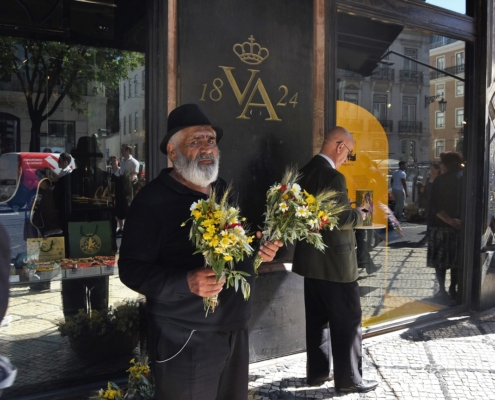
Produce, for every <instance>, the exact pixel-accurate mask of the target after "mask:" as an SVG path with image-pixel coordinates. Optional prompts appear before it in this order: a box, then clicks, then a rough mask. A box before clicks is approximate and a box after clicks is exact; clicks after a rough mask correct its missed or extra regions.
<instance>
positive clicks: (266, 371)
mask: <svg viewBox="0 0 495 400" xmlns="http://www.w3.org/2000/svg"><path fill="white" fill-rule="evenodd" d="M23 214H24V213H18V214H17V213H5V214H3V215H1V216H0V222H2V223H3V224H4V226H6V227H7V229H8V231H9V233H11V241H12V245H13V246H14V252H15V250H16V249H20V248H22V241H23V238H22V229H21V226H22V224H23V220H24V215H23ZM403 228H404V235H405V237H404V238H403V239H401V240H400V241H395V242H393V243H390V245H389V246H388V247H385V246H383V244H381V245H380V246H378V247H376V248H375V249H374V250H373V251H372V252H371V256H372V259H373V263H374V267H373V268H368V269H366V268H363V269H361V270H360V281H359V283H360V286H361V288H362V307H363V316H364V318H363V322H364V326H366V325H367V324H372V323H376V322H380V321H381V320H383V319H388V318H398V317H403V316H406V315H411V314H417V313H421V312H424V311H432V310H436V309H440V308H444V307H447V305H442V304H438V303H436V302H435V301H433V298H432V295H433V293H434V291H435V290H436V288H435V278H434V273H433V270H432V269H431V268H426V265H425V263H426V247H422V246H419V244H418V242H419V240H420V239H421V238H422V236H423V234H424V225H421V224H409V223H405V224H404V226H403ZM119 241H120V240H119ZM136 296H137V294H136V293H135V292H133V291H131V290H129V289H127V288H125V287H124V286H123V285H122V284H121V283H120V280H119V279H118V276H116V275H115V276H112V277H111V278H110V304H112V303H114V302H116V301H119V300H122V299H125V298H135V297H136ZM9 313H10V315H11V316H12V322H11V324H10V325H9V326H7V327H2V328H0V354H3V355H7V356H8V357H10V358H11V359H12V361H13V363H14V364H15V365H17V367H18V368H19V374H18V377H17V380H16V382H15V384H14V386H13V387H12V388H10V389H7V390H6V391H5V392H4V395H3V397H2V399H4V398H5V399H9V398H12V399H14V398H27V397H25V396H26V395H27V394H29V393H32V394H37V396H36V397H33V399H34V398H36V399H43V400H44V399H46V400H48V399H51V400H55V399H81V400H82V399H89V398H90V394H89V393H90V392H91V395H94V393H95V392H94V391H96V390H97V389H99V387H97V385H96V384H95V387H94V391H93V390H92V389H91V387H92V384H91V383H90V382H91V381H93V382H94V381H95V380H97V379H98V376H100V377H102V376H103V375H104V374H105V373H108V372H113V373H116V372H118V371H122V372H123V371H125V369H126V367H127V366H128V361H129V359H130V357H129V356H124V357H122V358H121V359H118V360H117V359H109V360H102V361H100V362H98V363H94V362H92V361H88V360H86V361H84V360H81V359H79V358H78V357H77V356H76V355H75V354H74V353H73V352H72V350H71V349H70V347H69V344H68V342H67V340H66V339H63V338H61V337H60V335H59V334H58V332H57V330H56V326H55V322H56V321H57V320H58V319H59V318H62V316H63V314H62V309H61V297H60V281H52V283H51V289H50V290H43V291H40V292H38V291H33V290H30V289H29V287H28V286H26V285H24V286H13V287H12V290H11V299H10V307H9ZM487 315H488V317H486V318H485V317H483V316H480V315H478V316H473V317H472V318H471V319H466V320H462V321H454V322H449V321H447V322H445V324H444V325H442V328H441V329H440V328H435V329H430V330H424V329H423V330H419V329H418V330H408V331H406V332H402V334H400V335H399V334H388V335H384V336H380V337H378V338H374V339H367V340H365V342H364V355H365V358H364V370H365V377H366V378H367V379H376V380H378V381H379V382H380V386H379V388H378V389H377V390H375V391H374V392H372V393H368V394H366V395H361V397H362V398H383V399H389V398H401V399H409V398H411V399H415V398H418V399H425V398H430V397H425V396H426V395H428V396H430V395H431V396H433V395H435V397H431V398H446V399H456V398H458V399H469V398H473V399H479V398H484V399H490V398H493V399H495V394H494V392H495V390H494V388H493V376H494V373H495V365H494V364H491V365H488V366H487V365H485V364H487V363H488V364H489V363H490V362H492V363H495V361H491V360H495V350H494V346H495V339H494V338H493V335H492V336H491V337H490V335H484V336H483V334H484V333H488V334H492V333H493V331H494V328H493V327H494V325H495V324H494V323H493V322H490V318H491V321H494V320H495V316H494V313H493V312H492V313H491V314H487ZM430 338H431V339H434V340H430ZM447 356H448V357H447ZM462 357H464V359H463V358H462ZM444 359H445V360H446V361H445V360H444ZM481 360H485V361H484V364H483V365H481V366H480V368H477V362H481ZM250 374H251V375H250V380H251V382H250V389H251V392H252V394H251V398H266V399H277V398H282V399H284V398H310V399H311V398H315V399H316V398H331V397H332V396H335V394H334V388H333V383H329V384H326V385H324V386H322V387H320V388H309V387H307V386H306V384H305V380H304V379H305V356H304V354H299V355H293V356H289V357H283V358H279V359H276V360H271V361H268V362H265V363H257V364H252V365H251V372H250ZM456 374H457V375H456ZM118 376H122V377H124V376H125V374H124V373H122V374H121V375H118ZM461 377H462V379H461ZM62 380H64V381H65V383H62ZM98 380H99V379H98ZM102 380H103V379H102ZM67 381H70V382H72V383H73V384H72V385H70V386H73V387H76V386H80V385H86V389H85V391H84V390H83V392H85V393H86V394H80V393H79V394H70V393H69V392H70V391H69V390H65V391H64V392H63V393H62V394H59V395H53V394H47V395H46V396H45V397H43V395H42V393H52V392H50V391H51V390H56V389H60V388H62V387H65V386H67ZM479 381H481V382H483V385H480V386H483V388H482V389H481V390H482V393H483V396H478V395H477V394H476V393H478V392H477V391H478V390H480V389H479V388H477V389H476V390H475V386H476V384H479V383H478V382H479ZM485 381H486V382H485ZM464 382H465V383H464ZM88 384H89V386H88ZM451 385H454V386H452V387H451ZM88 387H89V389H87V388H88ZM466 387H468V388H469V390H473V393H475V395H474V397H469V396H468V395H466V393H465V392H466V390H465V388H466ZM26 389H28V390H26ZM454 389H455V390H454ZM446 391H447V392H446ZM425 393H426V394H425ZM445 393H448V396H447V397H446V396H445V395H444V394H445ZM363 396H364V397H363ZM442 396H444V397H442ZM490 396H491V397H490ZM346 397H348V398H360V397H359V395H356V394H354V395H347V396H346ZM29 398H31V397H29Z"/></svg>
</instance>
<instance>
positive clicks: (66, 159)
mask: <svg viewBox="0 0 495 400" xmlns="http://www.w3.org/2000/svg"><path fill="white" fill-rule="evenodd" d="M71 161H72V156H71V155H70V154H69V153H62V154H60V156H58V167H59V168H60V169H61V171H60V172H59V173H58V177H59V178H61V177H62V176H64V175H67V174H70V173H71V172H72V168H71V167H70V163H71Z"/></svg>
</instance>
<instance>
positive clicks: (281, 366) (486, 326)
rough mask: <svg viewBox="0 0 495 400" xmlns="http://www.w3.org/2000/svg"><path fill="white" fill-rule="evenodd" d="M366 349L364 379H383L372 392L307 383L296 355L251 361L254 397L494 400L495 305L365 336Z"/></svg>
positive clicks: (301, 360) (302, 361)
mask: <svg viewBox="0 0 495 400" xmlns="http://www.w3.org/2000/svg"><path fill="white" fill-rule="evenodd" d="M363 354H364V360H363V375H364V378H365V379H374V380H377V381H378V382H379V386H378V388H377V389H376V390H374V391H372V392H369V393H364V394H356V393H353V394H347V395H344V394H340V393H336V392H335V389H334V385H333V382H327V383H325V384H323V385H322V386H320V387H308V386H307V384H306V378H305V368H306V356H305V355H304V354H297V355H293V356H288V357H284V358H281V359H278V360H270V361H265V362H260V363H257V364H252V365H251V368H250V371H249V374H250V376H249V380H250V382H249V388H250V399H263V400H273V399H330V398H334V397H343V398H346V399H384V400H388V399H404V400H424V399H446V400H454V399H456V400H457V399H458V400H464V399H473V400H480V399H483V400H491V399H495V309H491V310H488V311H485V312H483V313H475V314H472V315H470V316H468V315H466V316H462V317H457V318H452V319H450V320H445V321H443V322H441V323H439V324H436V325H433V326H432V325H430V326H428V327H423V328H410V329H407V330H404V331H400V332H393V333H389V334H386V335H382V336H379V337H375V338H370V339H366V340H365V341H364V342H363Z"/></svg>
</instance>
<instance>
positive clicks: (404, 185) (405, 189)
mask: <svg viewBox="0 0 495 400" xmlns="http://www.w3.org/2000/svg"><path fill="white" fill-rule="evenodd" d="M400 181H401V183H402V187H403V188H404V193H405V194H406V197H407V196H408V194H407V183H406V178H401V179H400Z"/></svg>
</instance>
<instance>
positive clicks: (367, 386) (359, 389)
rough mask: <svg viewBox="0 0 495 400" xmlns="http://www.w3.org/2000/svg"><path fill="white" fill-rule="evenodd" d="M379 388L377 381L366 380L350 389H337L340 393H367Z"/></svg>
mask: <svg viewBox="0 0 495 400" xmlns="http://www.w3.org/2000/svg"><path fill="white" fill-rule="evenodd" d="M377 386H378V382H377V381H365V380H364V379H363V380H362V381H361V383H358V384H355V385H352V386H349V387H341V388H336V389H337V391H338V392H342V393H366V392H369V391H371V390H373V389H375V388H376V387H377Z"/></svg>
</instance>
